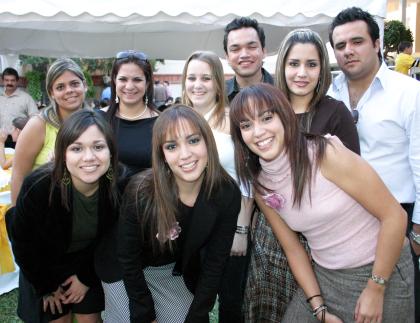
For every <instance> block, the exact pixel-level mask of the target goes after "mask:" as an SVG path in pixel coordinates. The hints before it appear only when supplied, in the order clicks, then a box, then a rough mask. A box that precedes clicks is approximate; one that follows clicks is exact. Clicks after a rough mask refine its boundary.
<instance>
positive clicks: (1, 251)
mask: <svg viewBox="0 0 420 323" xmlns="http://www.w3.org/2000/svg"><path fill="white" fill-rule="evenodd" d="M7 209H8V205H0V255H1V256H0V275H2V274H6V273H10V272H13V271H15V265H14V263H13V256H12V251H11V250H10V245H9V238H8V236H7V231H6V218H5V215H6V211H7Z"/></svg>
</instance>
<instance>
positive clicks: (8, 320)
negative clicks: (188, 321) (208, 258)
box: [0, 289, 218, 323]
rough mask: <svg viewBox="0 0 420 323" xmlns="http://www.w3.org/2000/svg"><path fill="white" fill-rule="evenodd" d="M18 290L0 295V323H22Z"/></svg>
mask: <svg viewBox="0 0 420 323" xmlns="http://www.w3.org/2000/svg"><path fill="white" fill-rule="evenodd" d="M17 294H18V290H17V289H15V290H13V291H11V292H10V293H7V294H3V295H0V322H1V323H18V322H19V323H20V322H22V321H21V320H19V318H18V317H17V316H16V307H17ZM217 308H218V303H217V302H216V305H215V306H214V308H213V311H211V313H210V323H217V322H218V320H217V313H218V310H217Z"/></svg>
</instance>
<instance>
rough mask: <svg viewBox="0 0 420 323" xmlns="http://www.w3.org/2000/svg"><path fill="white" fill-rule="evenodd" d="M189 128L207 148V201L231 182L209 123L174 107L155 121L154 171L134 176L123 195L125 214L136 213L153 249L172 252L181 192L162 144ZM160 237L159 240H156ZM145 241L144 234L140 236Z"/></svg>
mask: <svg viewBox="0 0 420 323" xmlns="http://www.w3.org/2000/svg"><path fill="white" fill-rule="evenodd" d="M185 124H188V125H189V126H190V127H191V128H193V129H194V130H195V131H197V132H198V133H199V134H200V135H201V136H202V139H203V140H204V142H205V144H206V147H207V155H208V163H207V168H206V170H205V174H204V179H203V183H202V186H201V191H202V192H203V193H202V194H204V196H205V198H206V199H208V200H209V199H211V197H212V196H213V193H214V192H216V191H217V190H218V189H219V187H220V186H221V184H222V183H223V182H226V181H231V180H232V179H231V178H230V177H229V175H228V174H227V173H226V171H225V170H224V169H223V167H222V166H221V165H220V162H219V157H218V156H219V155H218V153H217V147H216V143H215V141H214V138H213V134H212V131H211V129H210V127H209V125H208V123H207V121H206V120H205V119H204V118H203V117H202V116H201V115H200V114H198V113H197V112H196V111H194V110H193V109H192V108H191V107H188V106H185V105H175V106H173V107H171V108H169V109H166V110H165V111H164V112H163V113H162V114H161V115H160V116H159V118H158V119H157V120H156V122H155V125H154V127H153V140H152V170H147V171H144V172H142V173H140V174H137V175H135V176H133V178H132V179H131V181H130V184H129V185H128V186H127V189H126V191H125V194H124V203H123V211H122V212H121V214H125V213H126V212H125V211H124V209H125V210H129V212H132V210H136V211H135V212H136V214H137V216H138V219H139V222H140V225H141V227H142V228H150V232H146V234H147V235H149V236H150V237H151V238H152V239H151V240H152V244H153V246H155V247H156V246H159V247H160V248H164V247H165V246H168V247H169V248H170V249H171V250H172V245H173V241H171V240H167V239H166V236H167V233H168V232H169V230H170V228H171V227H172V226H173V225H174V223H175V222H176V215H177V212H178V205H179V202H178V199H179V192H178V186H177V184H176V181H175V178H174V175H173V174H172V171H171V170H170V168H169V166H168V165H167V163H166V160H165V156H164V153H163V144H164V143H165V142H166V139H167V135H168V134H170V135H174V134H176V133H177V132H178V129H179V127H182V126H183V125H185ZM156 232H157V233H159V235H158V239H156V238H155V236H156ZM141 234H142V237H143V238H144V236H143V232H142V233H141Z"/></svg>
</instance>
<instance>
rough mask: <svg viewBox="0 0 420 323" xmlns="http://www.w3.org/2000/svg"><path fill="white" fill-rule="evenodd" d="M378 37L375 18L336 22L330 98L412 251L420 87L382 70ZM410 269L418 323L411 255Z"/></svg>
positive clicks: (353, 12)
mask: <svg viewBox="0 0 420 323" xmlns="http://www.w3.org/2000/svg"><path fill="white" fill-rule="evenodd" d="M379 36H380V33H379V26H378V23H377V22H376V20H375V19H374V17H373V16H372V15H371V14H370V13H368V12H366V11H363V10H362V9H360V8H356V7H352V8H348V9H345V10H343V11H341V12H340V13H339V14H338V15H337V16H336V17H335V18H334V20H333V22H332V23H331V26H330V32H329V37H330V43H331V46H332V47H333V49H334V54H335V57H336V59H337V63H338V65H339V67H340V68H341V70H342V72H341V73H340V74H339V75H338V76H336V77H335V78H334V80H333V82H332V85H331V87H330V90H329V92H328V93H329V94H330V95H331V96H332V97H334V98H335V99H337V100H341V101H343V102H344V104H345V105H346V106H347V108H348V109H349V110H350V111H352V113H353V115H354V116H355V117H356V118H355V122H356V127H357V131H358V134H359V139H360V151H361V156H362V158H363V159H365V160H366V161H367V162H368V163H369V164H370V165H371V166H372V167H373V168H374V169H375V171H376V172H377V173H378V174H379V176H380V177H381V179H382V180H383V181H384V183H385V185H386V186H387V188H388V189H389V190H390V191H391V193H392V194H393V195H394V197H395V198H396V199H397V200H398V202H399V203H400V204H401V206H402V207H403V208H404V209H405V211H406V212H407V214H408V219H409V224H408V226H407V235H409V234H410V232H412V234H411V236H412V237H416V236H417V237H418V238H416V239H412V243H413V244H412V245H413V248H416V247H417V248H419V247H420V87H419V83H418V82H417V81H416V80H414V79H412V78H410V77H406V76H404V75H402V74H401V73H397V72H395V71H391V70H390V69H389V68H388V67H387V66H386V64H385V63H384V62H383V59H382V54H381V46H380V38H379ZM416 241H417V242H416ZM418 253H420V250H419V251H418ZM413 263H414V268H415V272H414V274H415V275H414V286H415V297H416V303H415V304H416V305H415V309H416V322H420V269H419V266H418V264H419V258H418V256H416V255H415V253H414V249H413Z"/></svg>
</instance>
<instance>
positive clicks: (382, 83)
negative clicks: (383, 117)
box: [332, 62, 392, 110]
mask: <svg viewBox="0 0 420 323" xmlns="http://www.w3.org/2000/svg"><path fill="white" fill-rule="evenodd" d="M388 72H389V69H388V67H387V66H386V64H385V63H384V62H382V64H381V66H380V67H379V70H378V72H377V73H376V75H375V77H374V78H373V80H372V83H371V85H370V86H369V87H368V89H367V90H366V91H365V93H364V94H363V95H362V97H361V98H360V100H359V102H358V104H357V107H356V109H357V110H359V109H360V108H361V107H362V106H363V104H364V102H366V100H368V99H369V97H370V96H371V94H373V93H375V92H376V91H379V90H388V91H392V89H391V88H390V86H389V77H391V75H390V74H389V73H388ZM332 90H333V91H334V92H336V93H340V100H342V101H343V102H344V104H345V105H346V106H347V108H348V109H349V110H350V109H351V106H350V98H349V90H348V83H347V77H346V76H345V74H344V73H343V72H341V73H340V74H339V75H337V76H336V77H335V78H334V80H333V82H332ZM334 97H335V98H337V96H334Z"/></svg>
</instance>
